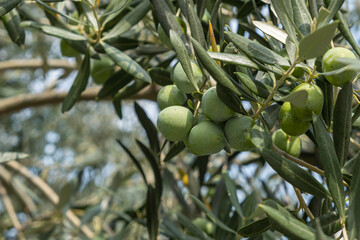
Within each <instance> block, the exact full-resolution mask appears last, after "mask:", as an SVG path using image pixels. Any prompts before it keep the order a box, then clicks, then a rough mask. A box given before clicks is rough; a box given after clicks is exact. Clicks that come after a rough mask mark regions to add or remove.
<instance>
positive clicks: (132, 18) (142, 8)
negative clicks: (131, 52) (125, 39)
mask: <svg viewBox="0 0 360 240" xmlns="http://www.w3.org/2000/svg"><path fill="white" fill-rule="evenodd" d="M150 6H151V4H150V2H149V1H148V0H143V1H141V3H140V4H138V5H137V6H136V7H135V8H134V9H133V10H132V11H130V12H129V13H128V14H127V15H125V17H123V18H122V19H121V20H120V21H119V22H118V23H117V24H116V25H115V26H114V27H113V28H112V29H111V31H110V32H109V33H108V34H106V35H105V37H103V40H104V41H106V42H109V43H111V42H115V41H116V39H117V38H118V37H120V36H121V34H123V33H125V32H126V31H128V30H129V29H130V28H132V26H134V25H135V24H137V23H138V22H139V21H140V20H141V19H143V18H144V17H145V15H146V13H147V12H148V11H149V10H150Z"/></svg>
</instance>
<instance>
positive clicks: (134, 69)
mask: <svg viewBox="0 0 360 240" xmlns="http://www.w3.org/2000/svg"><path fill="white" fill-rule="evenodd" d="M101 45H102V46H103V48H104V50H105V52H106V53H107V54H108V56H109V57H110V58H111V59H112V60H113V61H114V62H115V63H116V64H117V65H119V66H120V67H121V69H122V70H124V71H125V72H127V73H129V74H131V75H132V76H134V77H135V78H137V79H140V80H142V81H144V82H147V83H150V82H151V78H150V76H149V74H148V73H147V72H146V71H145V70H144V69H143V68H142V67H141V66H140V65H139V64H138V63H137V62H135V61H134V60H133V59H131V58H130V57H129V56H128V55H126V54H125V53H123V52H122V51H120V50H118V49H117V48H114V47H112V46H110V45H108V44H106V43H104V42H102V43H101Z"/></svg>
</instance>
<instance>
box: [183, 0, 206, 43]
mask: <svg viewBox="0 0 360 240" xmlns="http://www.w3.org/2000/svg"><path fill="white" fill-rule="evenodd" d="M186 13H187V16H188V21H189V25H190V30H191V36H192V37H193V38H194V39H195V40H196V41H198V42H199V43H200V44H201V46H203V47H204V48H206V42H205V35H204V30H203V28H202V25H201V22H200V19H199V17H198V16H197V15H196V14H195V8H194V4H193V2H192V1H187V2H186Z"/></svg>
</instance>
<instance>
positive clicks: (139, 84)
mask: <svg viewBox="0 0 360 240" xmlns="http://www.w3.org/2000/svg"><path fill="white" fill-rule="evenodd" d="M146 86H149V84H148V83H146V82H144V81H143V80H139V79H135V81H134V82H133V83H132V84H130V85H127V86H126V87H125V88H124V89H122V90H121V91H119V92H118V93H117V94H115V96H114V98H119V99H125V98H130V97H131V96H133V95H134V94H135V93H138V92H139V91H140V90H142V89H144V88H145V87H146ZM154 100H155V99H154Z"/></svg>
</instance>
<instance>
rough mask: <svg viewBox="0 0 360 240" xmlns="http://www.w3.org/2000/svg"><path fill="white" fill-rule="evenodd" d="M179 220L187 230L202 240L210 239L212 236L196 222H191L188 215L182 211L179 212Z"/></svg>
mask: <svg viewBox="0 0 360 240" xmlns="http://www.w3.org/2000/svg"><path fill="white" fill-rule="evenodd" d="M177 216H178V221H179V222H180V224H182V225H183V226H184V227H185V228H186V229H187V230H189V231H190V232H191V233H192V234H194V236H195V237H198V238H199V239H201V240H209V239H210V238H209V237H208V236H207V235H206V234H205V233H204V232H203V231H202V230H201V229H200V228H199V227H198V226H196V225H195V224H193V223H192V222H191V220H190V219H188V218H187V217H186V216H184V215H183V214H181V213H178V214H177Z"/></svg>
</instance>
